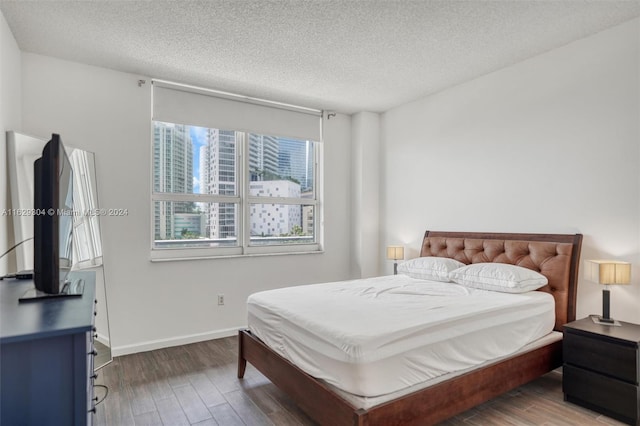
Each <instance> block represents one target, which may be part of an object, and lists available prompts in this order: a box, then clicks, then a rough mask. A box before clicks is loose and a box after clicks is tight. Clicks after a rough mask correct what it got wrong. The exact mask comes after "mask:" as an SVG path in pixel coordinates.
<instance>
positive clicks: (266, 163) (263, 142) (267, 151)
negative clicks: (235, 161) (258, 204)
mask: <svg viewBox="0 0 640 426" xmlns="http://www.w3.org/2000/svg"><path fill="white" fill-rule="evenodd" d="M249 173H250V180H251V181H252V182H254V181H259V180H273V179H277V178H278V176H279V175H280V171H279V162H278V140H277V139H276V138H275V137H273V136H267V135H258V134H255V133H249Z"/></svg>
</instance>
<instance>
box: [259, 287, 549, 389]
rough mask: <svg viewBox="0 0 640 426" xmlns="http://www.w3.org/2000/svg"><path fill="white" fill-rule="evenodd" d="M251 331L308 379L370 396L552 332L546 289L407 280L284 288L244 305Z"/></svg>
mask: <svg viewBox="0 0 640 426" xmlns="http://www.w3.org/2000/svg"><path fill="white" fill-rule="evenodd" d="M247 306H248V322H249V329H250V330H251V332H252V333H253V334H254V335H255V336H257V337H258V338H259V339H261V340H262V341H263V342H265V343H266V344H267V345H268V346H269V347H271V348H272V349H273V350H274V351H275V352H277V353H278V354H280V355H282V356H283V357H284V358H286V359H288V360H289V361H291V362H293V363H294V364H295V365H297V366H298V367H299V368H301V369H302V370H303V371H305V372H307V373H308V374H310V375H311V376H314V377H316V378H318V379H321V380H324V381H326V382H327V383H329V384H330V385H332V386H335V387H336V388H338V389H342V390H344V391H346V392H349V393H351V394H355V395H360V396H365V397H374V396H380V395H385V394H389V393H392V392H397V391H399V390H402V389H406V388H409V387H411V386H414V385H417V384H419V383H422V382H426V381H428V380H431V379H434V378H436V377H439V376H442V375H444V374H447V373H450V372H455V371H461V370H465V369H467V368H470V367H474V366H477V365H480V364H482V363H485V362H487V361H490V360H494V359H497V358H500V357H504V356H507V355H509V354H512V353H514V352H516V351H518V350H520V349H521V348H522V347H524V346H525V345H527V344H528V343H531V342H533V341H535V340H537V339H539V338H540V337H542V336H544V335H546V334H548V333H550V332H551V331H552V329H553V326H554V322H555V304H554V299H553V297H552V296H551V295H549V294H547V293H544V292H538V291H533V292H528V293H523V294H507V293H498V292H491V291H485V290H476V289H469V288H466V287H463V286H460V285H457V284H453V283H443V282H436V281H425V280H417V279H413V278H410V277H408V276H405V275H391V276H384V277H376V278H370V279H362V280H353V281H342V282H336V283H325V284H314V285H305V286H298V287H288V288H283V289H277V290H269V291H265V292H260V293H255V294H253V295H251V296H250V297H249V299H248V304H247Z"/></svg>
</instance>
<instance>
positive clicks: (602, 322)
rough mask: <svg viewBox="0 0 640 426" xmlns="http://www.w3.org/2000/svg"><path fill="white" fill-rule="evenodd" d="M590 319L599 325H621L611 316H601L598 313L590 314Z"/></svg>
mask: <svg viewBox="0 0 640 426" xmlns="http://www.w3.org/2000/svg"><path fill="white" fill-rule="evenodd" d="M591 320H592V321H593V322H595V323H596V324H600V325H609V326H616V327H622V324H620V322H619V321H616V320H614V319H613V318H603V317H601V316H600V315H591Z"/></svg>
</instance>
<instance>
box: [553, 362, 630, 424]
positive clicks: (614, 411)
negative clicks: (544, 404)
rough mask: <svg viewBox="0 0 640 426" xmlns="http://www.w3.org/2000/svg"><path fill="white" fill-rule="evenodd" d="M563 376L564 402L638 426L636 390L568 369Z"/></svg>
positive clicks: (564, 369) (577, 370) (623, 384)
mask: <svg viewBox="0 0 640 426" xmlns="http://www.w3.org/2000/svg"><path fill="white" fill-rule="evenodd" d="M562 374H563V376H564V377H563V380H562V390H563V391H564V394H565V398H566V400H567V401H569V402H574V403H577V404H580V405H584V406H587V408H591V409H593V410H595V411H599V412H601V413H603V414H606V415H608V416H610V417H614V418H617V419H619V420H622V421H625V422H626V423H629V424H634V425H635V424H637V421H638V416H639V414H640V409H639V405H640V393H639V392H638V386H634V385H631V384H629V383H624V382H621V381H618V380H615V379H612V378H610V377H606V376H603V375H600V374H597V373H593V372H590V371H587V370H583V369H581V368H576V367H572V366H570V365H565V366H564V367H563V369H562Z"/></svg>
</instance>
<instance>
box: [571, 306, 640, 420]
mask: <svg viewBox="0 0 640 426" xmlns="http://www.w3.org/2000/svg"><path fill="white" fill-rule="evenodd" d="M620 324H622V325H621V326H620V327H617V326H606V325H601V324H596V323H594V322H593V321H592V320H591V318H584V319H581V320H578V321H574V322H570V323H569V324H566V325H565V326H564V340H563V357H564V364H563V367H562V370H563V379H562V390H563V392H564V399H565V401H569V402H572V403H574V404H577V405H581V406H583V407H586V408H589V409H591V410H593V411H597V412H599V413H602V414H604V415H606V416H609V417H611V418H614V419H617V420H620V421H622V422H625V423H627V424H630V425H636V426H640V387H639V383H640V350H639V346H640V325H638V324H631V323H628V322H622V321H620Z"/></svg>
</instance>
